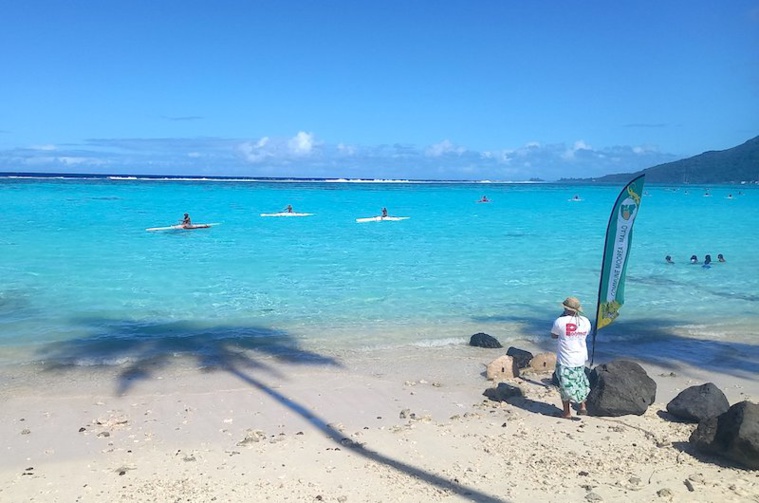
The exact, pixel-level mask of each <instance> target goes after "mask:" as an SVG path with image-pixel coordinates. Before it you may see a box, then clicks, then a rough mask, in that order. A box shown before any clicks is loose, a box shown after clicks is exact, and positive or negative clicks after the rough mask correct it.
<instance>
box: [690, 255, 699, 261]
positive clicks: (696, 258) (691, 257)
mask: <svg viewBox="0 0 759 503" xmlns="http://www.w3.org/2000/svg"><path fill="white" fill-rule="evenodd" d="M690 261H691V262H698V257H697V256H695V255H691V256H690Z"/></svg>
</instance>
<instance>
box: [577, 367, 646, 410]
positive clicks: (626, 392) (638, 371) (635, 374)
mask: <svg viewBox="0 0 759 503" xmlns="http://www.w3.org/2000/svg"><path fill="white" fill-rule="evenodd" d="M589 380H590V394H589V395H588V398H587V407H588V412H589V413H590V414H591V415H593V416H609V417H619V416H627V415H636V416H642V415H643V414H645V412H646V410H647V409H648V406H649V405H651V404H652V403H654V401H655V400H656V382H654V380H653V379H651V378H650V377H648V374H646V371H645V370H643V367H641V366H640V365H638V364H637V363H635V362H632V361H629V360H614V361H612V362H609V363H605V364H603V365H598V366H597V367H596V368H594V369H593V371H592V372H591V373H590V379H589Z"/></svg>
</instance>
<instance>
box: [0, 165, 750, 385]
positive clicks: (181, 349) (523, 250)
mask: <svg viewBox="0 0 759 503" xmlns="http://www.w3.org/2000/svg"><path fill="white" fill-rule="evenodd" d="M620 189H621V187H620V186H566V185H561V184H507V183H503V184H500V183H401V182H397V183H356V182H295V181H290V182H272V181H228V180H227V181H219V180H125V179H118V180H116V179H73V180H72V179H36V178H0V201H2V204H1V205H0V207H1V208H2V210H1V211H2V221H3V232H2V234H1V235H0V259H1V260H0V277H1V278H2V280H1V282H0V365H4V366H8V365H16V364H29V363H35V362H37V363H39V362H45V363H48V364H49V363H51V362H52V363H64V364H75V365H119V364H123V363H124V362H134V361H138V360H149V359H151V358H155V357H161V356H166V355H181V354H183V353H203V352H206V351H207V352H214V351H218V348H219V345H225V347H227V346H228V347H234V348H236V349H235V350H236V351H237V350H239V351H245V350H248V349H254V350H257V351H264V352H269V353H272V354H274V353H276V354H279V355H287V354H289V355H291V356H292V357H294V358H309V357H313V356H315V355H323V354H335V353H339V352H341V351H365V350H371V349H373V348H379V347H383V348H388V347H389V348H392V347H398V348H402V347H404V346H409V345H425V346H449V345H458V344H466V343H467V342H468V339H469V337H470V336H471V335H472V334H473V333H475V332H480V331H482V332H487V333H489V334H491V335H493V336H495V337H497V338H498V339H499V340H501V342H502V343H504V345H508V344H509V341H513V340H518V339H529V340H532V341H535V342H540V341H543V340H545V339H546V334H547V333H548V330H549V327H550V323H551V321H552V319H553V318H554V317H555V316H556V315H557V314H558V305H559V303H560V302H561V300H563V299H564V298H565V297H566V296H568V295H575V296H578V297H580V298H581V299H582V301H583V304H584V306H585V308H586V311H587V312H588V313H590V314H591V318H592V315H593V313H594V312H595V300H596V296H597V290H598V280H599V270H600V263H601V258H602V249H603V240H604V235H605V231H606V224H607V221H608V218H609V212H610V210H611V207H612V205H613V203H614V201H615V199H616V197H617V195H618V193H619V191H620ZM706 189H707V188H706V187H695V186H683V187H664V186H647V187H646V193H645V196H644V198H643V202H642V206H641V210H640V213H639V217H638V219H637V221H636V224H635V226H636V227H635V230H634V239H633V248H632V255H631V259H630V264H629V268H628V281H627V287H626V303H625V305H624V307H623V308H622V310H621V313H622V314H621V317H620V318H619V320H617V321H616V322H615V323H613V324H612V325H610V326H609V327H607V328H605V329H604V330H602V331H601V332H599V336H598V337H599V345H600V346H601V347H605V348H607V349H608V348H611V347H626V348H628V351H636V349H635V348H637V349H638V350H640V351H644V350H645V351H648V352H649V353H653V354H660V355H661V356H662V357H673V358H681V359H687V360H689V361H691V362H695V363H699V362H702V363H704V362H708V361H710V360H712V359H714V358H717V357H719V356H720V355H726V354H730V355H733V356H736V355H738V356H739V355H741V354H743V355H749V356H750V359H752V360H759V358H758V357H757V350H756V345H755V344H756V342H757V340H756V339H757V330H756V328H755V327H756V326H757V322H758V321H759V261H757V258H758V255H757V249H759V232H757V231H756V222H757V216H759V190H758V189H756V188H754V187H749V186H741V187H737V186H734V187H710V188H708V189H709V194H710V196H709V197H706V196H705V195H704V194H705V191H706ZM576 194H577V195H579V196H580V197H581V198H582V201H580V202H573V201H571V199H572V198H573V196H574V195H576ZM483 195H487V197H488V198H489V199H490V200H491V202H490V203H487V204H482V203H478V202H477V201H478V200H479V199H480V198H481V197H482V196H483ZM730 195H732V197H729V196H730ZM287 204H291V205H293V207H294V209H295V211H300V212H310V213H313V216H309V217H303V218H262V217H260V216H259V215H260V214H261V213H269V212H276V211H279V210H281V209H282V208H283V207H285V206H286V205H287ZM382 207H387V208H388V211H389V213H390V214H391V215H398V216H409V217H411V218H410V219H408V220H405V221H399V222H389V221H385V222H371V223H357V222H356V221H355V219H356V218H359V217H366V216H373V215H377V214H378V213H379V212H380V210H381V208H382ZM184 212H189V213H190V215H191V216H192V218H193V222H195V223H203V222H219V223H220V224H221V225H219V226H216V227H213V228H210V229H203V230H195V231H173V232H171V231H170V232H146V230H145V229H146V228H148V227H156V226H164V225H172V224H175V223H177V221H178V220H179V219H180V218H181V216H182V214H183V213H184ZM707 253H708V254H711V256H712V258H713V259H714V260H715V261H716V257H717V254H718V253H722V254H724V255H725V257H726V259H727V262H726V263H723V264H720V263H715V264H714V265H713V266H712V267H711V268H703V267H701V266H700V265H698V266H694V265H690V264H688V258H689V257H690V256H691V255H692V254H696V255H697V256H698V257H699V260H703V257H704V255H705V254H707ZM665 255H671V256H672V257H673V258H674V260H675V262H676V264H675V265H667V264H665V262H664V257H665ZM683 355H687V357H686V356H683ZM758 368H759V367H757V366H756V362H754V363H752V364H751V365H749V366H747V367H746V369H747V370H749V371H756V370H757V369H758Z"/></svg>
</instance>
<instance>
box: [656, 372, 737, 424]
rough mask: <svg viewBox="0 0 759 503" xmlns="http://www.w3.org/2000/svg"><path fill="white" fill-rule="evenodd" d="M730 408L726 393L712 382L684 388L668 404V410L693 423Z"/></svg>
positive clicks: (717, 414)
mask: <svg viewBox="0 0 759 503" xmlns="http://www.w3.org/2000/svg"><path fill="white" fill-rule="evenodd" d="M729 408H730V402H728V401H727V397H726V396H725V394H724V393H723V392H722V391H721V390H720V389H719V388H718V387H717V386H715V385H714V384H713V383H710V382H708V383H706V384H702V385H701V386H691V387H690V388H687V389H684V390H683V391H681V392H680V394H679V395H677V396H676V397H675V398H674V399H672V401H671V402H669V403H668V404H667V412H669V413H670V414H672V415H673V416H675V417H676V418H678V419H682V420H684V421H688V422H691V423H699V422H701V421H703V420H704V419H709V418H710V417H715V416H719V415H720V414H724V413H725V412H727V410H728V409H729Z"/></svg>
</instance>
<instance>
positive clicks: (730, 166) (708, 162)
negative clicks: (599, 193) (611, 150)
mask: <svg viewBox="0 0 759 503" xmlns="http://www.w3.org/2000/svg"><path fill="white" fill-rule="evenodd" d="M642 173H645V174H646V183H672V184H678V183H689V184H701V185H704V184H720V183H741V182H746V183H759V136H757V137H756V138H753V139H751V140H749V141H747V142H746V143H744V144H743V145H738V146H737V147H733V148H729V149H727V150H719V151H709V152H704V153H703V154H699V155H696V156H693V157H689V158H687V159H680V160H679V161H673V162H668V163H665V164H659V165H658V166H654V167H652V168H647V169H644V170H643V171H638V172H637V173H621V174H616V175H606V176H603V177H600V178H594V179H592V181H593V182H597V183H620V182H625V183H626V182H628V181H630V180H631V179H632V178H634V177H635V176H638V175H640V174H642ZM586 181H589V180H586Z"/></svg>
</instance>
